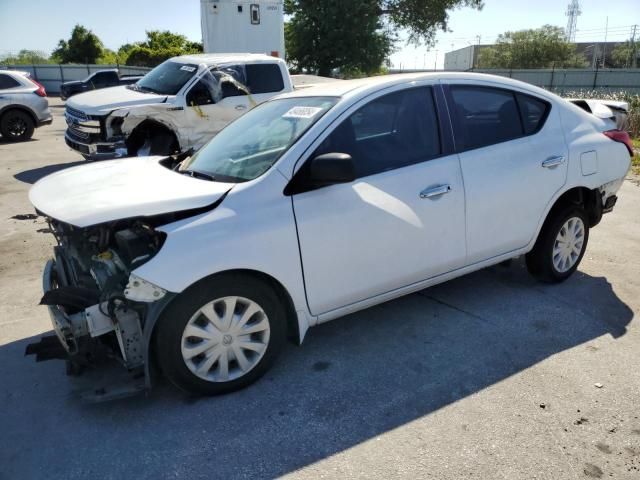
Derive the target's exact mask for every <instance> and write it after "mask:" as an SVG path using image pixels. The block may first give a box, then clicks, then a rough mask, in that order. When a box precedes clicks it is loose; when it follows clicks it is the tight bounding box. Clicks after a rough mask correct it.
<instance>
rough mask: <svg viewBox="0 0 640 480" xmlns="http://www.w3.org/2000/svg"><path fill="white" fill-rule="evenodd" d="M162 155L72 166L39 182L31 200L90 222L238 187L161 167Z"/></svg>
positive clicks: (163, 208) (142, 213)
mask: <svg viewBox="0 0 640 480" xmlns="http://www.w3.org/2000/svg"><path fill="white" fill-rule="evenodd" d="M163 158H165V157H136V158H125V159H122V160H109V161H104V162H98V163H90V164H86V165H80V166H78V167H73V168H68V169H66V170H62V171H60V172H56V173H53V174H51V175H48V176H46V177H44V178H43V179H41V180H40V181H38V182H37V183H36V184H35V185H34V186H33V187H31V190H30V191H29V200H30V201H31V203H32V204H33V206H34V207H35V208H36V210H38V211H39V212H41V213H43V214H44V215H46V216H48V217H51V218H54V219H56V220H58V221H61V222H65V223H69V224H71V225H75V226H76V227H88V226H91V225H97V224H100V223H105V222H111V221H114V220H121V219H125V218H132V217H148V216H153V215H160V214H163V213H172V212H180V211H185V210H191V209H196V208H203V207H206V206H208V205H212V204H213V203H215V202H216V201H217V200H219V199H220V198H222V197H223V196H224V195H225V194H226V193H227V192H228V191H229V190H230V189H231V188H232V187H233V186H234V184H233V183H221V182H211V181H209V180H202V179H197V178H192V177H190V176H188V175H181V174H179V173H177V172H174V171H172V170H170V169H168V168H165V167H164V166H162V165H161V164H160V163H159V162H160V161H161V160H162V159H163Z"/></svg>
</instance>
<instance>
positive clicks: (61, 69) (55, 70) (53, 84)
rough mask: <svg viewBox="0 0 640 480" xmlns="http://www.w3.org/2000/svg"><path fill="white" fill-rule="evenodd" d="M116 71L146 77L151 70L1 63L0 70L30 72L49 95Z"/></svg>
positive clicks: (121, 66) (141, 68)
mask: <svg viewBox="0 0 640 480" xmlns="http://www.w3.org/2000/svg"><path fill="white" fill-rule="evenodd" d="M110 69H116V70H118V72H119V73H120V75H121V76H123V75H144V74H146V73H147V72H148V71H149V70H151V69H150V68H147V67H131V66H127V65H69V64H64V65H55V64H41V65H7V64H3V63H0V70H20V71H22V72H29V73H30V74H31V76H32V78H33V79H34V80H37V81H38V82H39V83H41V84H42V85H44V88H45V89H46V90H47V93H48V94H54V95H55V94H58V93H60V85H61V84H62V83H64V82H69V81H72V80H84V79H85V78H87V77H88V76H89V75H91V74H92V73H95V72H97V71H99V70H110Z"/></svg>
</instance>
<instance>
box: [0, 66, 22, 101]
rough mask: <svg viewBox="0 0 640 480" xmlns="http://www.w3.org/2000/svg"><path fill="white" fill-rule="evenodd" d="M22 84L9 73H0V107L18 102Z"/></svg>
mask: <svg viewBox="0 0 640 480" xmlns="http://www.w3.org/2000/svg"><path fill="white" fill-rule="evenodd" d="M21 87H22V84H21V83H20V82H18V81H17V80H16V79H14V78H13V77H12V76H11V75H7V74H6V73H0V108H2V107H4V106H7V105H10V104H12V103H16V102H19V100H20V99H21V94H22V92H21Z"/></svg>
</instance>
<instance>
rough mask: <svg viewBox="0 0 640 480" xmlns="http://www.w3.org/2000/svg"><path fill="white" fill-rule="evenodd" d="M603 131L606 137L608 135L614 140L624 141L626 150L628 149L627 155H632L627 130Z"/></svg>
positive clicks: (631, 146)
mask: <svg viewBox="0 0 640 480" xmlns="http://www.w3.org/2000/svg"><path fill="white" fill-rule="evenodd" d="M602 133H604V134H605V135H606V136H607V137H609V138H610V139H611V140H613V141H614V142H620V143H624V145H625V147H627V150H629V155H631V156H632V157H633V144H632V143H631V137H630V136H629V133H628V132H625V131H624V130H607V131H606V132H602Z"/></svg>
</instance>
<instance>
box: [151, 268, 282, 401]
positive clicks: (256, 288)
mask: <svg viewBox="0 0 640 480" xmlns="http://www.w3.org/2000/svg"><path fill="white" fill-rule="evenodd" d="M285 337H286V322H285V311H284V308H283V306H282V305H281V303H280V301H279V298H278V296H277V295H276V294H275V292H274V291H273V290H272V289H271V288H270V286H269V285H267V284H265V283H263V282H261V281H259V280H257V279H255V278H253V277H250V276H244V275H236V274H224V275H220V276H217V277H213V278H211V279H208V280H205V281H202V282H200V283H199V284H197V285H195V286H194V287H191V288H190V289H187V290H186V291H185V292H183V293H182V294H181V295H180V297H179V298H177V299H176V301H175V302H174V303H173V304H172V305H171V306H170V307H169V309H168V310H167V311H166V312H165V314H164V315H163V317H162V318H161V319H160V323H159V324H158V331H157V335H156V345H155V347H156V356H157V359H158V363H159V365H160V369H161V370H162V372H163V373H164V375H165V376H166V377H167V378H168V379H169V380H170V381H171V382H172V383H173V384H174V385H176V386H177V387H179V388H181V389H182V390H185V391H187V392H190V393H194V394H197V395H216V394H221V393H227V392H231V391H234V390H238V389H240V388H243V387H245V386H248V385H249V384H251V383H253V382H255V381H256V380H257V379H258V378H260V377H261V376H262V375H263V374H264V373H265V372H266V371H267V369H268V368H269V366H270V365H271V363H272V362H273V360H274V359H275V357H276V355H277V354H278V352H279V350H280V349H281V348H282V344H283V343H284V339H285Z"/></svg>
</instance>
